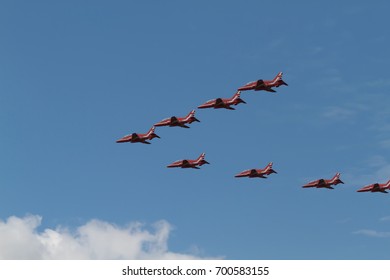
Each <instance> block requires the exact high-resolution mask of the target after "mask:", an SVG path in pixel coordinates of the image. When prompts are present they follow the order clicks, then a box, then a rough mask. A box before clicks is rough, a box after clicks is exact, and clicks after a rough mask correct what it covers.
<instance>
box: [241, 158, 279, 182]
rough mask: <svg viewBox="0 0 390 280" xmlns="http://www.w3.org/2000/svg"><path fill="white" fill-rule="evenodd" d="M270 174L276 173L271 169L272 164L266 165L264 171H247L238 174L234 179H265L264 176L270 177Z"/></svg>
mask: <svg viewBox="0 0 390 280" xmlns="http://www.w3.org/2000/svg"><path fill="white" fill-rule="evenodd" d="M272 173H277V172H276V171H275V170H273V169H272V162H270V163H268V165H267V166H266V167H265V168H264V169H248V170H244V171H242V172H240V173H238V174H237V175H236V176H234V177H237V178H239V177H249V178H265V179H266V178H267V177H265V175H270V174H272Z"/></svg>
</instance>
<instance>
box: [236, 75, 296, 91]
mask: <svg viewBox="0 0 390 280" xmlns="http://www.w3.org/2000/svg"><path fill="white" fill-rule="evenodd" d="M282 75H283V73H282V72H279V73H278V74H277V75H276V76H275V78H274V79H273V80H257V81H253V82H249V83H247V84H246V85H244V86H242V87H240V88H238V90H252V89H253V90H256V91H257V90H265V91H269V92H276V91H275V90H274V89H272V88H273V87H279V86H281V85H285V86H288V84H287V83H286V82H285V81H283V80H282Z"/></svg>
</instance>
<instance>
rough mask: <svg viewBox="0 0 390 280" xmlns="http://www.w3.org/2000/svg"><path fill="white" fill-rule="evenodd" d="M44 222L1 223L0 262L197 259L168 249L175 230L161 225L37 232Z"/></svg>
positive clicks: (92, 224) (94, 225)
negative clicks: (21, 260) (170, 236)
mask: <svg viewBox="0 0 390 280" xmlns="http://www.w3.org/2000/svg"><path fill="white" fill-rule="evenodd" d="M41 221H42V218H41V217H40V216H36V215H30V216H26V217H24V218H19V217H15V216H12V217H9V218H8V219H7V220H6V221H2V220H0V259H197V258H199V257H198V256H196V255H191V254H181V253H175V252H172V251H170V250H169V249H168V238H169V234H170V232H171V230H172V228H171V225H170V224H169V223H168V222H167V221H164V220H162V221H159V222H157V223H155V224H154V225H153V227H152V228H153V230H147V229H145V226H144V225H142V224H141V223H132V224H129V225H127V226H123V227H120V226H117V225H114V224H110V223H107V222H104V221H100V220H91V221H89V222H87V223H86V224H84V225H82V226H80V227H78V228H77V229H76V230H74V231H71V230H69V229H67V228H64V227H60V226H59V227H58V228H56V229H49V228H46V229H44V230H43V231H41V232H38V231H37V228H38V227H39V226H40V225H41Z"/></svg>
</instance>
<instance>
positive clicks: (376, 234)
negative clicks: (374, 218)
mask: <svg viewBox="0 0 390 280" xmlns="http://www.w3.org/2000/svg"><path fill="white" fill-rule="evenodd" d="M354 233H355V234H361V235H366V236H370V237H381V238H383V237H390V232H388V231H376V230H372V229H361V230H357V231H355V232H354Z"/></svg>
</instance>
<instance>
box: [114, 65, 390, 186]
mask: <svg viewBox="0 0 390 280" xmlns="http://www.w3.org/2000/svg"><path fill="white" fill-rule="evenodd" d="M282 75H283V73H282V72H279V73H278V74H277V75H276V76H275V78H274V79H272V80H261V79H260V80H257V81H253V82H249V83H247V84H246V85H244V86H242V87H239V88H238V89H237V92H236V93H235V94H234V95H233V96H232V97H231V98H216V99H211V100H208V101H206V102H205V103H204V104H202V105H199V106H198V108H199V109H205V108H214V109H221V108H224V109H228V110H235V108H233V107H232V106H233V105H234V106H236V105H238V104H240V103H244V104H245V103H246V102H245V101H244V100H242V99H241V91H247V90H255V91H258V90H264V91H268V92H276V91H275V90H274V89H273V88H274V87H279V86H281V85H285V86H287V85H288V84H287V83H286V82H284V81H283V79H282ZM193 122H200V121H199V120H198V119H197V118H196V117H195V110H192V111H191V112H189V114H188V115H187V116H185V117H176V116H172V117H170V118H166V119H163V120H162V121H160V122H158V123H155V124H154V125H153V126H152V127H151V128H150V129H149V131H148V132H147V133H132V134H128V135H125V136H123V137H122V138H120V139H118V140H117V141H116V142H117V143H125V142H130V143H143V144H151V143H150V142H148V141H147V140H152V139H153V138H160V136H158V135H157V134H156V133H154V131H155V127H156V126H171V127H172V126H179V127H183V128H189V126H188V125H187V124H191V123H193ZM203 164H209V163H208V162H207V161H206V160H205V153H202V154H201V155H200V156H199V157H198V158H197V159H183V160H177V161H175V162H173V163H171V164H169V165H168V166H167V167H169V168H172V167H180V168H195V169H199V166H202V165H203ZM272 164H273V163H272V162H270V163H269V164H268V165H267V166H266V167H265V168H264V169H248V170H244V171H242V172H240V173H238V174H237V175H235V177H236V178H240V177H249V178H267V177H266V176H268V175H270V174H272V173H277V172H276V171H275V170H273V169H272ZM338 184H344V182H343V181H341V180H340V173H336V174H335V175H334V176H333V178H331V179H318V180H315V181H311V182H309V183H307V184H306V185H304V186H303V188H327V189H334V188H333V187H332V186H335V185H338ZM389 189H390V180H389V181H388V182H387V183H384V184H379V183H374V184H371V185H368V186H365V187H363V188H361V189H359V190H357V192H382V193H387V191H386V190H389Z"/></svg>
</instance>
